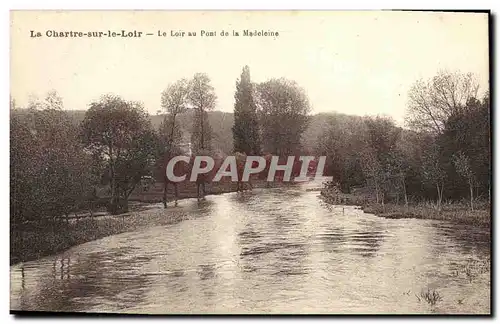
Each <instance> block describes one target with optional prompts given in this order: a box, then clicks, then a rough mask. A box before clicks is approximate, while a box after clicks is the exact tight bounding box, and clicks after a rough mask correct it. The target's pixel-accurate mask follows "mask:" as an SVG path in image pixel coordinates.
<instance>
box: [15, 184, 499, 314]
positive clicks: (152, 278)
mask: <svg viewBox="0 0 500 324" xmlns="http://www.w3.org/2000/svg"><path fill="white" fill-rule="evenodd" d="M156 213H157V214H158V215H156V214H155V216H154V217H156V218H155V219H160V220H161V219H165V218H166V217H165V216H166V215H167V214H168V215H170V216H172V217H178V218H179V219H181V218H182V219H184V220H183V221H182V222H178V223H175V224H170V225H161V226H155V227H149V228H145V229H143V230H140V231H136V232H131V233H123V234H120V235H116V236H111V237H107V238H104V239H101V240H99V241H95V242H89V243H86V244H83V245H81V246H78V247H75V248H73V249H71V250H69V251H67V252H66V253H63V254H61V255H58V256H53V257H48V258H44V259H41V260H38V261H33V262H27V263H25V264H20V265H16V266H13V267H11V308H12V309H23V310H50V311H98V312H106V311H112V312H136V313H191V312H194V313H231V312H236V313H262V312H269V313H297V312H300V313H308V312H311V313H371V312H375V313H390V312H393V313H394V312H395V313H432V312H447V313H457V312H465V313H467V312H489V296H490V292H489V267H485V266H482V264H483V263H484V261H485V260H489V236H488V233H487V231H485V230H481V229H477V228H471V227H467V226H463V225H454V224H449V223H444V222H437V221H431V220H411V219H400V220H389V219H383V218H379V217H376V216H373V215H369V214H363V212H362V211H360V210H358V209H355V208H351V207H345V208H342V207H338V206H337V207H336V206H330V205H326V204H324V203H323V202H322V200H321V199H319V198H318V197H317V193H316V192H306V191H305V190H303V189H301V188H300V187H298V188H297V187H294V188H288V189H270V190H259V189H254V190H253V191H251V192H244V193H238V194H236V193H233V194H226V195H220V196H208V197H207V199H206V200H205V201H201V202H200V203H198V202H196V201H192V200H189V201H180V202H179V206H178V207H175V208H169V209H167V210H162V209H158V210H157V211H156ZM162 213H163V214H162ZM177 213H178V214H179V215H178V216H177ZM147 221H148V219H145V220H144V222H147ZM149 221H151V220H149ZM160 224H161V223H160ZM471 260H472V261H471ZM474 262H475V263H474ZM470 264H473V265H474V267H475V268H473V269H474V271H476V270H477V273H478V274H477V275H476V276H474V277H473V278H472V279H470V278H469V277H470V276H469V277H467V276H466V275H464V274H463V269H464V267H467V266H469V267H471V266H470ZM476 264H477V266H476ZM481 271H482V272H481ZM469 279H470V280H469ZM426 288H432V289H438V290H439V291H440V293H442V294H443V296H444V299H443V301H442V302H440V303H439V305H438V306H436V307H431V306H429V305H427V304H426V303H421V302H420V303H419V302H418V301H417V299H416V298H415V294H417V293H419V292H420V290H421V289H426ZM458 300H460V304H459V302H458Z"/></svg>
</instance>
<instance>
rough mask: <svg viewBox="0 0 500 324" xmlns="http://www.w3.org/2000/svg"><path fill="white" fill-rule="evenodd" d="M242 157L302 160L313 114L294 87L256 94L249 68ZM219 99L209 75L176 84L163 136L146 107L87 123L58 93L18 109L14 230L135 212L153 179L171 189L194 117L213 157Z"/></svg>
mask: <svg viewBox="0 0 500 324" xmlns="http://www.w3.org/2000/svg"><path fill="white" fill-rule="evenodd" d="M235 98H236V104H235V125H234V127H233V135H234V144H235V147H234V149H235V152H241V153H243V154H247V155H257V154H263V153H264V152H267V153H272V154H280V155H284V154H287V153H290V152H297V150H298V149H299V147H300V136H301V133H302V132H303V130H304V129H305V127H306V125H307V113H308V111H309V104H308V101H307V98H306V96H305V94H304V91H303V90H302V89H301V88H299V87H298V86H297V85H296V84H295V83H294V82H290V81H288V80H284V79H273V80H270V81H267V82H264V83H262V84H258V85H254V84H252V83H251V81H250V72H249V69H248V67H245V68H244V69H243V73H242V76H241V79H240V80H238V82H237V85H236V95H235ZM216 101H217V97H216V95H215V91H214V88H213V87H212V85H211V82H210V78H209V77H208V76H207V75H206V74H202V73H197V74H195V75H194V76H193V77H192V78H191V79H189V80H188V79H181V80H179V81H177V82H175V83H172V84H170V85H169V86H168V87H167V88H166V89H165V90H164V91H163V92H162V93H161V111H162V112H163V114H164V119H163V122H162V123H161V125H160V127H159V129H155V128H153V127H152V125H151V122H150V118H149V115H148V114H147V112H146V111H145V110H144V107H143V106H142V104H141V103H139V102H132V101H126V100H124V99H123V98H121V97H118V96H114V95H105V96H103V97H101V98H100V99H99V100H97V101H94V102H92V103H90V106H89V109H88V110H87V111H86V113H85V117H84V118H83V121H81V122H75V120H72V119H71V118H70V116H69V115H68V114H67V113H66V111H64V104H63V100H62V98H61V97H59V96H58V94H57V93H56V92H50V93H48V94H47V96H46V97H45V98H44V99H43V100H38V99H37V98H32V99H31V100H30V102H29V105H28V107H24V108H27V109H19V107H17V106H16V104H15V101H14V100H12V101H11V120H10V131H11V137H10V142H11V159H10V166H11V177H10V181H11V211H12V212H11V217H12V221H13V223H19V222H23V221H26V220H38V219H40V218H41V217H57V216H60V215H64V214H65V215H68V214H70V213H71V212H76V211H79V210H82V209H90V210H92V208H93V207H94V205H95V204H97V203H100V202H102V201H100V200H99V197H102V196H109V197H110V198H109V201H106V202H105V205H107V207H108V209H109V210H110V211H111V212H112V213H120V212H123V211H126V210H127V206H128V203H127V201H128V197H129V196H130V194H131V193H132V191H133V190H134V189H135V187H136V185H137V184H138V183H139V182H140V181H141V179H142V178H143V177H144V176H145V175H157V179H158V178H159V179H161V180H165V177H164V175H165V167H166V165H165V162H167V161H168V160H169V159H170V158H171V157H173V156H175V155H178V154H181V151H180V144H181V142H182V141H183V132H182V129H181V127H180V123H179V116H180V115H181V114H183V113H185V112H186V111H187V110H192V112H193V122H192V128H191V132H190V133H191V145H192V151H193V153H194V154H196V155H208V154H213V153H214V152H213V150H212V144H213V143H212V129H211V126H210V124H209V122H208V112H210V111H211V110H213V109H214V108H215V106H216Z"/></svg>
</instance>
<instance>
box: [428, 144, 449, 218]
mask: <svg viewBox="0 0 500 324" xmlns="http://www.w3.org/2000/svg"><path fill="white" fill-rule="evenodd" d="M422 175H423V180H424V182H425V183H428V184H431V185H433V186H435V188H436V192H437V209H438V211H441V203H442V201H443V191H444V182H445V178H446V172H445V170H444V169H443V166H442V162H441V156H440V147H439V145H438V144H437V143H436V142H432V143H431V144H430V145H428V146H427V149H426V150H425V151H424V154H423V161H422Z"/></svg>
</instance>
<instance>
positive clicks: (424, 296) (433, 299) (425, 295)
mask: <svg viewBox="0 0 500 324" xmlns="http://www.w3.org/2000/svg"><path fill="white" fill-rule="evenodd" d="M415 297H417V299H418V301H419V302H420V301H422V300H425V301H426V302H427V303H428V304H429V305H431V306H434V305H436V304H437V302H439V301H442V300H443V297H441V295H440V294H439V292H438V291H437V290H431V289H430V288H427V291H425V290H422V291H421V292H420V296H418V295H417V294H415Z"/></svg>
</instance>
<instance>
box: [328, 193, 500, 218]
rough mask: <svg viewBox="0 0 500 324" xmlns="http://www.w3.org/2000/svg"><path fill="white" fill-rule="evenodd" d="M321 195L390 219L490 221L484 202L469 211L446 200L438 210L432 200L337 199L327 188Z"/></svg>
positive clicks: (456, 203) (344, 197)
mask: <svg viewBox="0 0 500 324" xmlns="http://www.w3.org/2000/svg"><path fill="white" fill-rule="evenodd" d="M322 195H323V197H324V199H325V200H326V201H327V202H329V203H332V204H338V203H339V200H343V201H342V203H341V204H346V205H356V206H361V207H362V209H363V211H364V212H365V213H370V214H375V215H377V216H380V217H385V218H391V219H399V218H417V219H434V220H443V221H451V222H455V223H463V224H469V225H475V226H481V227H488V226H490V221H491V212H490V207H489V204H487V203H484V202H483V203H481V204H479V203H478V204H476V209H475V210H474V211H471V210H470V207H469V206H468V205H467V204H466V203H462V202H453V203H452V202H447V203H444V204H442V207H441V210H440V211H439V210H438V208H437V207H436V205H435V204H434V203H432V202H421V203H413V204H409V205H408V206H405V205H404V204H395V203H385V204H384V205H382V204H377V203H375V202H373V201H372V200H369V199H366V198H365V197H363V196H357V195H341V198H340V199H339V198H338V197H336V196H334V195H333V194H332V193H331V192H329V191H328V190H323V191H322Z"/></svg>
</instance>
